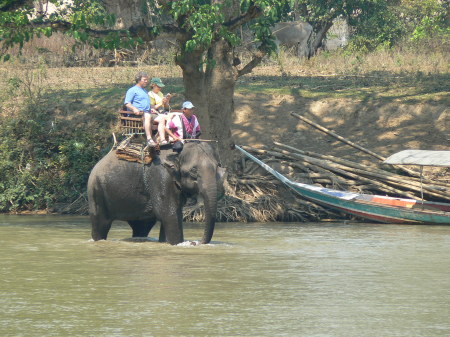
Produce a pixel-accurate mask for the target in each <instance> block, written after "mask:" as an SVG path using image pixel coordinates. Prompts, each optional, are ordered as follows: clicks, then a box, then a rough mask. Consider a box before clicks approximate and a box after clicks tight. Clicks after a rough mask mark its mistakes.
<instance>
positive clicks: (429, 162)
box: [383, 150, 450, 167]
mask: <svg viewBox="0 0 450 337" xmlns="http://www.w3.org/2000/svg"><path fill="white" fill-rule="evenodd" d="M383 163H385V164H391V165H420V166H447V167H450V151H429V150H404V151H400V152H397V153H394V154H393V155H391V156H390V157H388V158H387V159H385V160H384V161H383Z"/></svg>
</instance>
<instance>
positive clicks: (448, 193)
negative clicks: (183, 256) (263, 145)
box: [274, 142, 450, 198]
mask: <svg viewBox="0 0 450 337" xmlns="http://www.w3.org/2000/svg"><path fill="white" fill-rule="evenodd" d="M274 143H275V144H276V145H278V146H280V147H283V148H288V149H290V150H294V151H295V152H297V153H299V154H301V155H309V156H311V157H316V158H319V159H324V160H330V161H333V162H336V163H338V164H342V165H345V166H348V167H350V168H355V169H360V170H363V171H364V172H367V175H370V174H371V173H375V174H378V175H382V176H384V177H392V179H395V180H400V181H402V182H404V183H406V184H413V185H414V186H421V183H420V179H419V178H415V177H405V176H401V175H398V174H395V173H392V172H389V171H385V170H382V169H378V168H375V167H369V166H364V165H360V164H358V163H355V162H352V161H349V160H346V159H342V158H337V157H334V156H330V155H321V154H319V153H314V152H309V151H308V152H307V151H302V150H299V149H296V148H294V147H291V146H288V145H284V144H281V143H278V142H274ZM275 149H276V148H275ZM383 180H388V179H383ZM423 183H426V184H428V185H424V186H425V188H427V189H428V190H431V191H435V192H436V193H442V194H443V195H444V196H445V197H446V198H450V184H447V183H443V182H435V181H430V180H423ZM434 185H438V186H434ZM439 186H442V187H445V189H444V190H442V188H440V187H439Z"/></svg>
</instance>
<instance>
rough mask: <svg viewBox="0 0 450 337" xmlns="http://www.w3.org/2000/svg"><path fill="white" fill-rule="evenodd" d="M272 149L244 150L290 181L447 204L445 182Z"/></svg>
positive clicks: (448, 195)
mask: <svg viewBox="0 0 450 337" xmlns="http://www.w3.org/2000/svg"><path fill="white" fill-rule="evenodd" d="M274 145H275V146H274V147H273V149H270V150H269V149H255V148H251V147H243V148H244V149H245V150H247V151H249V152H251V153H254V154H256V155H257V156H258V158H260V159H262V160H263V161H264V162H270V161H274V160H276V161H277V162H279V163H280V164H282V165H284V166H287V167H290V168H291V172H293V173H292V174H291V175H292V176H291V177H290V178H291V179H294V180H297V181H299V182H303V183H306V184H320V185H321V186H324V187H329V188H333V189H339V190H345V191H353V192H358V193H366V194H381V195H390V196H402V197H407V198H415V199H417V198H419V199H420V198H421V197H422V193H423V197H424V198H425V199H429V200H435V201H443V202H450V184H449V183H448V182H445V181H437V180H434V181H430V180H427V179H423V178H420V177H417V176H418V173H417V172H413V171H410V172H409V174H413V175H415V176H411V175H407V173H405V174H399V173H394V172H391V171H388V170H385V169H381V168H379V167H377V166H376V165H374V166H370V167H369V166H367V165H361V164H359V163H356V162H353V161H350V160H345V159H342V158H337V157H334V156H331V155H322V154H319V153H314V152H306V151H302V150H299V149H295V148H293V147H290V146H287V145H284V144H281V143H278V142H275V143H274ZM250 165H257V164H250ZM269 165H270V164H269ZM401 172H403V171H401ZM403 173H404V172H403Z"/></svg>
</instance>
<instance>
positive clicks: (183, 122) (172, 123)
mask: <svg viewBox="0 0 450 337" xmlns="http://www.w3.org/2000/svg"><path fill="white" fill-rule="evenodd" d="M182 110H183V113H182V114H177V115H172V116H170V117H171V118H170V120H169V121H168V123H167V127H166V132H167V134H168V135H169V136H170V137H172V139H173V141H174V142H176V141H179V140H181V141H183V140H185V139H198V138H199V136H200V134H201V130H200V124H199V123H198V119H197V117H196V116H195V115H194V105H193V104H192V103H191V102H189V101H186V102H184V103H183V109H182Z"/></svg>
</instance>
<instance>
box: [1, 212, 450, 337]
mask: <svg viewBox="0 0 450 337" xmlns="http://www.w3.org/2000/svg"><path fill="white" fill-rule="evenodd" d="M201 234H202V226H201V225H200V224H190V225H187V226H186V227H185V238H186V239H189V240H198V239H200V237H201ZM130 235H131V231H130V229H129V227H128V225H127V224H125V223H123V222H115V223H113V227H112V229H111V232H110V237H109V239H108V241H101V242H92V241H90V225H89V220H88V218H87V217H63V216H37V215H33V216H12V215H3V216H2V215H0V309H1V312H0V336H96V337H97V336H345V337H347V336H358V337H360V336H408V337H410V336H449V335H450V318H449V316H450V290H449V289H450V282H449V280H450V263H449V257H450V227H444V226H400V225H376V224H357V223H355V224H350V223H347V224H344V223H334V224H333V223H325V224H317V223H262V224H261V223H260V224H222V223H221V224H218V225H217V228H216V231H215V234H214V237H213V239H214V240H213V242H212V244H210V245H199V246H190V245H183V244H182V245H179V246H170V245H167V244H160V243H157V242H156V237H157V236H158V231H157V230H155V229H154V230H153V231H152V232H151V233H150V236H152V237H153V239H152V240H148V241H145V242H130V241H127V240H124V239H126V238H129V237H130Z"/></svg>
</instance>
